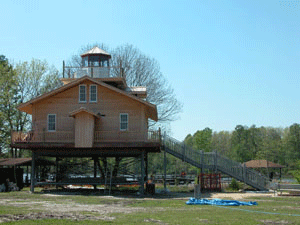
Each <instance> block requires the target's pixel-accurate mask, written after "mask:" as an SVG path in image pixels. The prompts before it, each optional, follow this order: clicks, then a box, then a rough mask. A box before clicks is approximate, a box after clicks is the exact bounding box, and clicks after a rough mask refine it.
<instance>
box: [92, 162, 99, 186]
mask: <svg viewBox="0 0 300 225" xmlns="http://www.w3.org/2000/svg"><path fill="white" fill-rule="evenodd" d="M93 159H94V178H95V179H94V181H95V180H96V178H97V161H98V159H97V157H93ZM96 189H97V185H94V190H96Z"/></svg>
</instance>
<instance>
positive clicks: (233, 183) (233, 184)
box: [229, 178, 240, 191]
mask: <svg viewBox="0 0 300 225" xmlns="http://www.w3.org/2000/svg"><path fill="white" fill-rule="evenodd" d="M229 188H230V189H231V190H233V191H238V190H240V185H239V183H238V182H237V180H236V179H234V178H232V180H231V183H230V184H229Z"/></svg>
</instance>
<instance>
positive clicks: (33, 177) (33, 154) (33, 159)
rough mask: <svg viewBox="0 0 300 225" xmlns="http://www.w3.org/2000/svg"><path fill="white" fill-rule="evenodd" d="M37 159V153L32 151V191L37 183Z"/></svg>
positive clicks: (32, 191)
mask: <svg viewBox="0 0 300 225" xmlns="http://www.w3.org/2000/svg"><path fill="white" fill-rule="evenodd" d="M35 159H36V153H35V152H34V151H32V161H31V179H30V180H31V186H30V191H31V193H34V185H35Z"/></svg>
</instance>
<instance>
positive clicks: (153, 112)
mask: <svg viewBox="0 0 300 225" xmlns="http://www.w3.org/2000/svg"><path fill="white" fill-rule="evenodd" d="M87 80H88V81H91V82H92V83H95V84H98V85H99V86H102V87H104V88H107V89H109V90H111V91H114V92H116V93H119V94H120V95H122V96H126V97H128V98H130V99H132V100H134V101H136V102H139V103H141V104H143V105H144V106H145V107H146V112H147V114H148V117H149V118H151V119H152V120H155V121H157V120H158V117H157V109H156V106H155V105H153V104H151V103H149V102H146V101H144V100H142V99H139V98H138V97H135V96H133V95H131V94H129V93H126V92H125V91H123V90H120V89H118V88H115V87H113V86H111V85H109V84H106V83H104V82H102V81H99V80H95V79H93V78H91V77H88V76H84V77H81V78H78V79H76V80H75V81H73V82H70V83H68V84H66V85H64V86H62V87H59V88H57V89H55V90H53V91H50V92H48V93H45V94H43V95H40V96H38V97H36V98H34V99H32V100H30V101H28V102H25V103H22V104H20V105H19V106H18V109H19V110H21V111H23V112H26V113H28V114H32V105H33V104H35V103H37V102H39V101H42V100H44V99H46V98H49V97H52V96H54V95H56V94H59V93H61V92H64V91H66V90H68V89H70V88H73V87H75V86H77V85H79V84H80V83H83V82H84V81H87Z"/></svg>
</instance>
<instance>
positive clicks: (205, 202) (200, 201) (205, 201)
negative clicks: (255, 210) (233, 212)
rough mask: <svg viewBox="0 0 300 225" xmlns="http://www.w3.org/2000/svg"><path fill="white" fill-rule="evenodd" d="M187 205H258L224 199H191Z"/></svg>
mask: <svg viewBox="0 0 300 225" xmlns="http://www.w3.org/2000/svg"><path fill="white" fill-rule="evenodd" d="M186 204H187V205H223V206H239V205H257V203H256V202H242V201H236V200H222V199H217V198H215V199H211V200H209V199H204V198H203V199H195V198H190V199H189V200H188V201H187V202H186Z"/></svg>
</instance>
